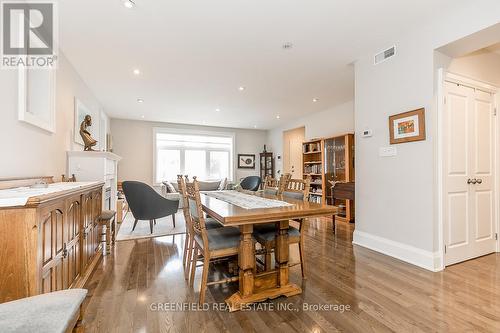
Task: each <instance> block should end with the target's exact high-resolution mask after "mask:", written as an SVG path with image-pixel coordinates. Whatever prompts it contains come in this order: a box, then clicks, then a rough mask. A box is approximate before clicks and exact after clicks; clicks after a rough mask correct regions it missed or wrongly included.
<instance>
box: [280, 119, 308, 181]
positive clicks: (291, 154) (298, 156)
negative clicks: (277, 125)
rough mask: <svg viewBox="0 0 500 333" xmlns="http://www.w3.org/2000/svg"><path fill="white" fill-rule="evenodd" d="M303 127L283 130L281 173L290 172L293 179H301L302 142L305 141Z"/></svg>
mask: <svg viewBox="0 0 500 333" xmlns="http://www.w3.org/2000/svg"><path fill="white" fill-rule="evenodd" d="M305 132H306V129H305V127H299V128H295V129H292V130H288V131H284V132H283V173H290V174H291V175H292V178H294V179H302V142H304V141H305Z"/></svg>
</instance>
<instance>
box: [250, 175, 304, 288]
mask: <svg viewBox="0 0 500 333" xmlns="http://www.w3.org/2000/svg"><path fill="white" fill-rule="evenodd" d="M310 185H311V177H310V176H307V177H306V179H290V180H289V181H288V183H287V185H286V188H285V189H284V191H283V193H282V194H281V196H282V197H283V198H291V199H297V200H302V201H307V200H308V198H309V188H310ZM296 222H299V229H297V228H295V227H293V226H290V227H289V228H288V243H289V244H298V245H299V256H300V269H301V271H302V278H303V279H305V278H306V275H305V256H304V236H303V233H302V225H303V220H297V221H296ZM253 236H254V238H255V240H256V241H257V242H258V243H259V244H260V245H261V246H262V249H263V250H264V267H265V269H266V271H268V270H270V269H271V254H272V252H273V250H274V248H275V246H276V242H275V237H276V224H275V223H266V224H262V225H256V226H255V227H254V232H253ZM295 265H297V264H291V265H290V266H295Z"/></svg>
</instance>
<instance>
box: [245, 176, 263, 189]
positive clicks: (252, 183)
mask: <svg viewBox="0 0 500 333" xmlns="http://www.w3.org/2000/svg"><path fill="white" fill-rule="evenodd" d="M261 182H262V180H261V179H260V177H259V176H248V177H245V178H244V179H243V180H242V181H241V183H240V186H241V188H242V189H244V190H247V191H253V192H255V191H257V190H258V189H259V187H260V183H261Z"/></svg>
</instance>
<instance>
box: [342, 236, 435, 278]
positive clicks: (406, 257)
mask: <svg viewBox="0 0 500 333" xmlns="http://www.w3.org/2000/svg"><path fill="white" fill-rule="evenodd" d="M352 243H353V244H355V245H359V246H362V247H366V248H368V249H370V250H373V251H377V252H380V253H382V254H385V255H388V256H390V257H394V258H396V259H399V260H402V261H405V262H407V263H410V264H412V265H415V266H419V267H422V268H425V269H427V270H429V271H432V272H438V271H440V270H442V267H441V264H440V263H441V258H440V256H439V253H438V252H430V251H425V250H422V249H419V248H416V247H414V246H411V245H406V244H403V243H400V242H396V241H393V240H390V239H387V238H383V237H379V236H375V235H372V234H368V233H366V232H363V231H358V230H354V235H353V241H352Z"/></svg>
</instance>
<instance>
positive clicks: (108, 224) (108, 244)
mask: <svg viewBox="0 0 500 333" xmlns="http://www.w3.org/2000/svg"><path fill="white" fill-rule="evenodd" d="M110 229H111V221H110V220H107V221H106V253H110V250H111V230H110Z"/></svg>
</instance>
